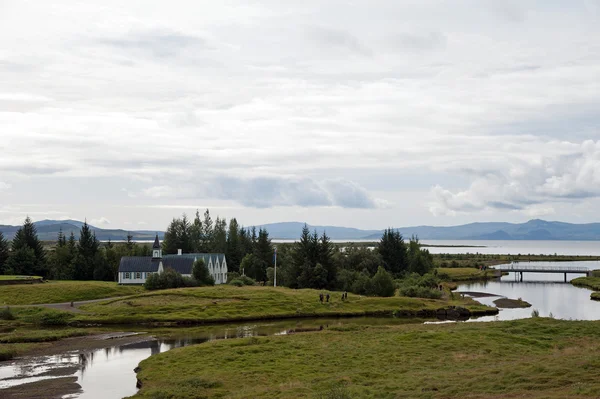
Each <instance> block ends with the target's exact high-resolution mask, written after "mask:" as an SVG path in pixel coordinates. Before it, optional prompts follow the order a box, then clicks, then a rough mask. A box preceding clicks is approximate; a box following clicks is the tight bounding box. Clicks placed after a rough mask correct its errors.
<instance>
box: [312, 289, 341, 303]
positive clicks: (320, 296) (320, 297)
mask: <svg viewBox="0 0 600 399" xmlns="http://www.w3.org/2000/svg"><path fill="white" fill-rule="evenodd" d="M330 298H331V296H330V295H329V293H327V294H323V293H322V292H321V293H320V294H319V301H320V302H321V303H323V300H325V301H326V302H329V299H330ZM347 299H348V292H347V291H344V293H343V294H342V301H345V300H347Z"/></svg>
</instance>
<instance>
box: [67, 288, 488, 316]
mask: <svg viewBox="0 0 600 399" xmlns="http://www.w3.org/2000/svg"><path fill="white" fill-rule="evenodd" d="M320 292H321V291H317V290H307V289H304V290H293V289H289V288H279V287H278V288H273V287H259V286H244V287H235V286H231V285H222V286H217V287H200V288H185V289H174V290H166V291H155V292H152V293H147V294H140V295H134V296H130V297H127V298H123V299H115V300H111V301H106V302H99V303H93V304H87V305H84V306H82V307H81V309H82V310H83V311H84V313H81V314H78V315H77V317H76V319H77V320H79V321H82V322H94V323H104V324H137V323H169V322H172V323H205V322H213V323H214V322H227V321H243V320H267V319H283V318H300V317H327V316H329V317H334V316H365V315H380V316H381V315H392V314H393V312H394V311H405V312H409V313H410V312H413V313H416V312H418V311H420V310H435V309H438V308H441V307H446V306H449V305H461V306H465V307H467V308H469V309H470V310H471V311H474V312H486V311H490V310H492V308H488V307H486V306H483V305H481V304H479V303H478V302H475V301H473V300H470V299H464V300H462V299H461V300H449V301H448V300H432V299H422V298H405V297H397V296H396V297H389V298H379V297H365V296H360V295H353V294H348V300H346V301H342V300H341V293H337V292H334V293H331V294H332V295H331V300H330V302H329V303H320V302H319V293H320Z"/></svg>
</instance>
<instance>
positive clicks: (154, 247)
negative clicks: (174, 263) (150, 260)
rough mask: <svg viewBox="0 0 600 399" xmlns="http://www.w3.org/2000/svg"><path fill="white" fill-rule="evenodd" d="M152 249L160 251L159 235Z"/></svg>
mask: <svg viewBox="0 0 600 399" xmlns="http://www.w3.org/2000/svg"><path fill="white" fill-rule="evenodd" d="M152 249H160V241H159V240H158V234H157V235H156V238H155V239H154V245H152Z"/></svg>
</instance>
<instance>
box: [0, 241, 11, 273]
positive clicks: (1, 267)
mask: <svg viewBox="0 0 600 399" xmlns="http://www.w3.org/2000/svg"><path fill="white" fill-rule="evenodd" d="M9 254H10V251H9V246H8V241H7V240H6V239H5V238H4V235H3V234H2V232H1V231H0V274H6V269H7V268H8V265H7V262H8V256H9Z"/></svg>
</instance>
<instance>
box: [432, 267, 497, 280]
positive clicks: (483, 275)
mask: <svg viewBox="0 0 600 399" xmlns="http://www.w3.org/2000/svg"><path fill="white" fill-rule="evenodd" d="M437 273H438V277H440V278H441V279H442V280H444V281H453V282H460V281H476V280H486V279H490V278H495V277H496V274H497V273H496V272H495V271H494V270H492V269H488V270H479V269H475V268H473V267H455V268H438V269H437Z"/></svg>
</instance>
